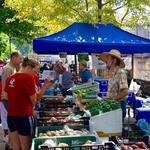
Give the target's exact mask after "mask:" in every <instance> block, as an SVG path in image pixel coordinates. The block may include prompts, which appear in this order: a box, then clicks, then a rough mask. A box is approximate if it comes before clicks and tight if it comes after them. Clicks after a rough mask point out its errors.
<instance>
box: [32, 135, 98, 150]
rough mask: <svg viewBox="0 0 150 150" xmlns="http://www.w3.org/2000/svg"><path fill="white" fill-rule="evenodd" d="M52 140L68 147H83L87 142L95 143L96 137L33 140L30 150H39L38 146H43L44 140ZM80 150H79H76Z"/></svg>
mask: <svg viewBox="0 0 150 150" xmlns="http://www.w3.org/2000/svg"><path fill="white" fill-rule="evenodd" d="M48 139H52V140H54V141H55V142H56V143H66V144H68V145H69V146H75V145H83V144H85V143H86V142H87V141H88V140H90V141H92V142H96V136H95V135H88V136H87V135H85V136H74V137H73V136H72V137H57V138H53V137H50V138H47V137H46V138H34V139H33V140H32V148H31V150H39V145H41V144H43V143H44V142H45V141H46V140H48ZM43 150H49V149H43ZM53 150H54V149H53ZM77 150H80V149H77Z"/></svg>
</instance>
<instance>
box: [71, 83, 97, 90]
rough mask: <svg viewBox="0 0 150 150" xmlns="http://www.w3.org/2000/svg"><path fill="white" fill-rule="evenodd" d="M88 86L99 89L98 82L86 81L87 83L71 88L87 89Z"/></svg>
mask: <svg viewBox="0 0 150 150" xmlns="http://www.w3.org/2000/svg"><path fill="white" fill-rule="evenodd" d="M87 88H95V89H98V84H97V83H85V84H81V85H77V86H74V87H72V88H70V90H72V91H76V90H80V89H87Z"/></svg>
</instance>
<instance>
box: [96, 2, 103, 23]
mask: <svg viewBox="0 0 150 150" xmlns="http://www.w3.org/2000/svg"><path fill="white" fill-rule="evenodd" d="M97 6H98V22H99V23H101V22H102V14H101V13H100V10H101V9H102V7H103V4H102V0H97Z"/></svg>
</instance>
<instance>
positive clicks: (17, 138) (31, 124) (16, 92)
mask: <svg viewBox="0 0 150 150" xmlns="http://www.w3.org/2000/svg"><path fill="white" fill-rule="evenodd" d="M37 65H38V64H37V63H36V62H35V61H33V60H31V59H28V58H25V59H24V60H23V62H22V68H21V69H20V71H19V72H18V73H15V74H13V75H12V76H10V77H9V78H8V79H7V81H6V86H5V91H6V93H7V96H8V106H9V107H8V127H9V129H10V132H11V134H12V143H13V149H14V150H20V149H21V150H30V148H31V143H32V137H33V136H34V130H35V119H34V116H33V107H34V106H35V104H36V103H37V101H38V100H40V98H41V97H42V95H43V94H44V92H45V90H46V89H47V88H49V86H50V85H51V83H50V82H49V81H48V80H45V82H44V84H43V86H42V87H41V89H40V91H38V92H36V88H35V79H34V76H33V75H34V73H35V68H36V66H37Z"/></svg>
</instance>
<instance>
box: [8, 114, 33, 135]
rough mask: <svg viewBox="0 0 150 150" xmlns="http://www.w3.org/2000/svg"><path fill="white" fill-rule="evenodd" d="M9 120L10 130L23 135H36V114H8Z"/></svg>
mask: <svg viewBox="0 0 150 150" xmlns="http://www.w3.org/2000/svg"><path fill="white" fill-rule="evenodd" d="M7 121H8V128H9V130H10V132H14V131H17V132H18V133H19V134H20V135H23V136H32V137H34V136H35V127H36V119H35V117H34V116H30V117H16V116H8V117H7Z"/></svg>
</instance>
